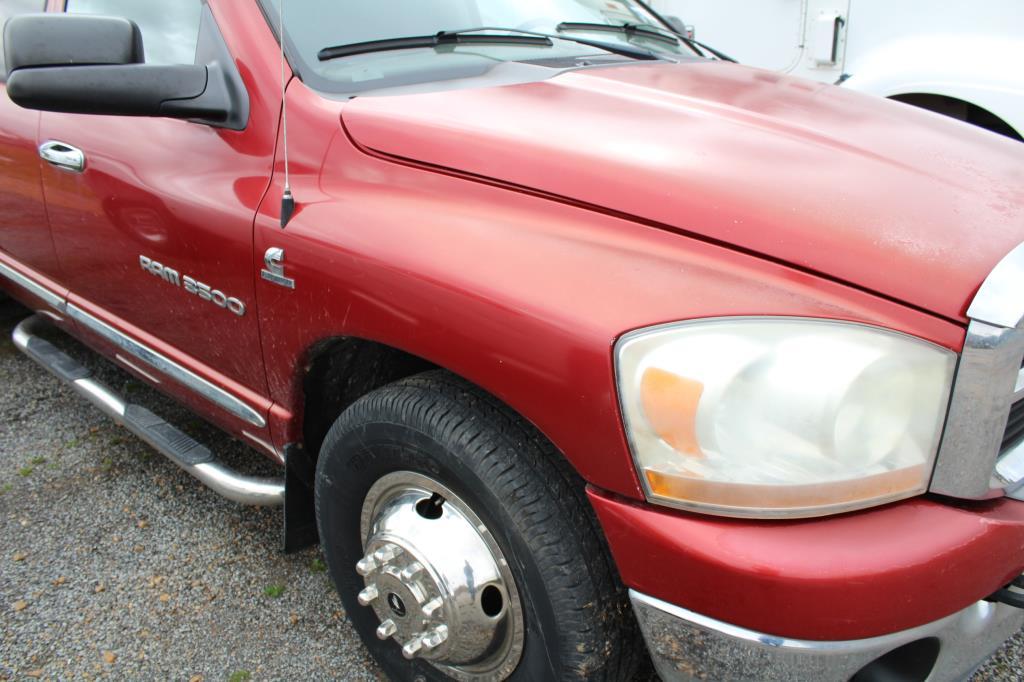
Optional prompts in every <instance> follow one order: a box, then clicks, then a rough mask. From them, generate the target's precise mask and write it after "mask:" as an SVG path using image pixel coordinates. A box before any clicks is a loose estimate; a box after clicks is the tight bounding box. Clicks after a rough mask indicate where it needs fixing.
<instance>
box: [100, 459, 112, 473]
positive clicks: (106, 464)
mask: <svg viewBox="0 0 1024 682" xmlns="http://www.w3.org/2000/svg"><path fill="white" fill-rule="evenodd" d="M100 468H101V469H103V470H104V471H110V470H111V469H113V468H114V460H112V459H111V458H110V457H104V458H103V461H102V462H100Z"/></svg>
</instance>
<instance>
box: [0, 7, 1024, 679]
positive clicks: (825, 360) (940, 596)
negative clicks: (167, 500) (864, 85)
mask: <svg viewBox="0 0 1024 682" xmlns="http://www.w3.org/2000/svg"><path fill="white" fill-rule="evenodd" d="M280 2H281V0H206V1H205V2H201V1H200V0H176V1H175V2H171V1H170V0H150V1H147V2H145V3H141V2H137V3H126V2H114V0H90V2H89V3H88V7H86V6H85V5H84V4H83V3H82V2H81V0H68V2H67V3H63V2H57V1H56V0H51V1H50V2H48V3H47V6H48V8H49V11H48V12H46V13H44V14H42V15H25V16H15V17H14V18H12V19H10V20H9V21H8V22H7V24H6V27H5V35H4V44H5V48H6V51H5V55H6V66H7V68H8V69H9V74H8V79H7V82H6V86H5V87H6V90H7V95H8V97H3V98H0V130H2V131H3V134H2V135H0V286H2V287H3V288H4V289H5V290H7V291H9V292H10V293H11V294H13V295H14V296H15V297H17V298H18V299H19V300H21V301H22V302H24V303H25V304H26V305H28V306H30V307H31V308H32V309H33V310H35V311H37V313H38V314H36V315H33V316H32V317H30V318H28V319H27V320H26V321H25V322H23V323H22V324H20V325H19V326H18V328H17V330H16V332H15V343H16V345H17V346H18V347H19V348H21V349H22V350H23V351H24V352H25V353H27V354H28V355H29V356H30V357H31V358H33V359H34V360H36V361H37V362H39V363H40V364H41V365H42V366H43V367H45V368H47V369H49V370H51V371H52V372H53V373H54V374H56V375H57V376H58V377H59V378H60V379H62V380H65V381H67V382H69V383H70V385H71V386H72V387H73V388H74V390H75V391H77V392H78V393H79V394H80V395H82V396H83V397H85V398H86V399H88V400H91V401H92V402H93V403H95V404H96V405H97V406H98V407H99V409H101V410H103V411H104V412H105V413H106V414H108V415H110V416H111V417H112V418H113V419H115V420H117V421H118V422H119V423H121V424H123V425H124V426H125V427H126V428H128V429H129V430H131V431H132V432H133V433H135V434H138V435H139V436H140V437H141V438H143V439H145V440H146V442H148V443H150V444H151V445H152V446H153V447H155V448H156V449H157V450H159V451H160V452H162V453H164V454H165V455H167V456H168V457H170V458H171V459H172V460H174V461H175V462H176V463H177V464H178V465H180V466H182V467H183V468H184V469H185V470H187V471H188V472H190V473H191V474H193V475H194V476H196V477H197V478H199V479H200V480H201V481H203V482H204V483H205V484H206V485H208V486H210V488H212V489H213V490H214V491H216V492H218V493H220V494H223V495H226V496H228V497H230V498H231V499H234V500H238V501H240V502H243V503H247V504H263V505H283V507H284V514H283V518H284V524H283V525H284V540H285V548H286V549H288V550H293V549H296V548H299V547H303V546H306V545H309V544H311V543H314V542H316V541H318V540H319V542H320V544H321V547H322V550H323V554H324V557H325V559H326V562H327V566H328V569H329V571H330V575H331V578H332V580H333V582H334V585H335V586H336V588H337V591H338V594H339V596H340V599H341V602H342V603H343V605H344V607H345V612H346V614H347V616H348V618H349V619H350V620H351V622H352V624H353V626H354V627H355V629H356V630H357V631H358V633H359V634H360V636H361V638H362V640H363V642H364V643H365V645H366V647H367V649H368V650H369V651H370V653H371V654H372V655H373V657H374V658H375V659H376V660H377V661H378V662H379V664H380V666H381V667H382V669H383V670H384V672H385V674H386V675H387V676H389V677H390V678H391V679H395V680H405V681H408V682H411V681H413V680H442V679H454V680H474V681H477V680H480V681H492V680H519V681H530V682H534V681H537V680H570V679H590V680H609V681H610V680H632V679H636V678H637V677H638V676H641V675H644V674H645V672H647V671H648V670H647V669H648V668H649V665H650V662H651V661H652V660H653V663H654V666H655V667H656V668H657V671H658V673H659V674H660V675H661V677H662V678H663V679H665V680H666V681H669V680H690V679H699V680H751V679H754V680H793V679H799V680H805V679H807V680H823V681H830V680H837V681H839V680H849V679H851V678H854V679H857V680H881V679H891V676H892V674H893V673H892V671H894V670H898V671H900V674H901V675H902V679H905V680H929V681H932V682H934V681H936V680H958V679H961V678H963V677H964V676H966V675H968V674H969V673H970V672H971V670H973V669H974V668H975V666H977V665H978V664H980V662H981V661H983V660H984V659H985V658H986V657H987V656H988V655H989V654H990V653H991V652H993V651H994V650H995V649H996V648H997V647H998V646H999V645H1000V644H1001V643H1002V642H1003V641H1004V640H1006V639H1007V638H1008V637H1010V636H1011V635H1012V634H1013V633H1014V632H1017V631H1019V630H1020V628H1021V626H1022V624H1024V609H1022V608H1021V595H1022V594H1024V587H1022V586H1021V579H1020V576H1021V574H1022V572H1024V501H1022V498H1024V391H1021V390H1020V389H1019V387H1020V386H1022V385H1024V380H1022V372H1021V364H1022V359H1024V326H1022V321H1024V276H1022V275H1021V273H1022V272H1024V246H1021V244H1022V242H1024V164H1022V163H1021V157H1020V149H1021V147H1020V145H1019V143H1016V142H1011V141H1009V140H1007V139H1004V138H1001V137H999V136H997V135H994V134H991V133H987V132H984V131H981V130H977V129H975V128H972V127H970V126H967V125H964V124H962V123H959V122H956V121H952V120H948V119H945V118H941V117H938V116H935V115H933V114H929V113H927V112H922V111H918V110H914V109H912V108H909V107H905V106H903V105H900V104H896V103H892V102H886V101H883V100H878V99H875V98H871V97H866V96H864V95H860V94H858V93H855V92H850V91H848V90H844V89H842V88H838V87H833V86H829V85H823V84H817V83H812V82H807V81H802V80H798V79H792V78H787V77H783V76H779V75H776V74H772V73H767V72H763V71H758V70H754V69H749V68H745V67H742V66H739V65H736V64H731V63H729V62H728V61H727V60H726V59H721V58H718V59H715V58H713V57H714V55H715V53H713V52H710V51H707V50H705V49H704V48H702V47H701V46H700V45H698V44H695V43H693V42H691V41H689V40H688V39H687V37H686V36H685V35H681V34H677V33H675V32H673V30H672V28H671V26H670V25H669V24H668V23H667V22H665V21H663V20H662V18H660V17H659V16H657V15H656V14H654V13H653V12H651V11H650V10H649V9H648V8H647V7H646V5H645V4H644V3H642V2H639V1H634V0H613V1H611V2H604V1H602V2H594V1H592V0H563V1H559V2H555V1H554V0H535V1H534V2H530V3H509V2H497V1H495V0H467V2H458V3H453V2H442V1H440V0H436V1H430V2H423V1H420V0H417V1H416V2H411V1H409V2H400V3H398V4H397V5H395V6H394V7H392V3H351V2H328V1H327V0H307V1H306V2H301V3H289V4H288V7H287V8H283V7H282V5H281V4H279V3H280ZM6 4H8V3H5V1H4V0H0V8H4V7H5V6H6ZM26 4H31V3H20V2H19V3H17V6H18V7H19V8H21V7H24V6H25V5H26ZM65 5H66V7H65ZM86 9H87V10H88V11H90V12H101V11H102V12H104V13H105V14H107V15H114V16H88V15H78V14H77V12H79V11H83V10H86ZM282 10H284V11H283V12H282ZM282 14H283V17H282ZM267 17H271V18H273V23H272V24H271V23H268V21H267ZM282 19H283V30H282V27H281V26H279V25H278V24H279V23H282ZM482 25H488V26H491V27H492V28H478V27H480V26H482ZM140 27H141V28H140ZM278 35H281V36H283V38H284V40H283V41H282V42H283V44H284V52H285V54H284V55H283V56H284V58H285V60H282V48H281V44H280V43H279V42H278V41H277V36H278ZM187 36H192V37H193V38H194V40H191V41H190V40H188V39H186V38H187ZM147 59H148V60H150V61H149V62H147V61H146V60H147ZM282 72H283V73H282ZM282 76H283V79H282ZM282 80H283V81H284V84H283V85H284V87H282ZM285 105H286V106H285ZM285 113H286V114H287V117H286V119H287V125H285ZM83 114H87V115H83ZM124 116H135V117H136V118H135V119H134V120H132V122H131V123H130V125H129V124H127V123H126V121H127V119H125V118H124ZM285 129H287V131H288V132H287V136H286V135H285ZM286 137H287V139H286ZM56 140H60V141H61V143H60V146H59V147H52V146H51V147H46V148H45V149H43V150H40V145H44V146H45V144H46V143H47V142H49V141H56ZM68 150H73V152H74V153H72V152H69V151H68ZM41 152H44V153H42V156H39V155H40V154H41ZM286 158H287V160H288V161H287V163H286V162H285V159H286ZM288 190H290V191H291V194H290V195H289V193H288ZM289 196H290V197H291V198H290V199H289ZM26 226H29V227H26ZM285 253H287V266H285V258H284V254H285ZM140 254H141V255H143V258H142V259H141V260H139V256H140ZM136 263H138V264H139V265H141V266H142V267H139V265H136ZM113 270H117V271H118V274H119V275H120V276H119V281H118V284H119V286H118V287H111V286H110V285H109V283H110V277H109V273H110V272H111V271H113ZM186 271H187V273H188V274H187V275H186V274H183V273H184V272H186ZM296 276H298V277H300V278H301V279H300V281H299V283H298V286H295V282H294V280H293V279H292V278H293V277H296ZM189 278H191V279H189ZM200 280H202V281H203V282H205V281H208V280H209V281H213V285H207V284H204V283H202V282H201V281H200ZM171 285H177V286H180V287H181V288H182V289H185V288H186V287H187V288H189V289H191V290H192V293H194V295H184V294H182V295H174V294H173V293H172V291H171V288H170V287H171ZM214 285H215V286H214ZM203 299H205V300H203ZM243 302H244V304H243ZM243 305H245V306H248V309H249V310H248V313H249V314H246V315H225V314H224V313H223V310H222V308H223V309H229V308H231V309H233V311H234V312H236V313H237V312H241V311H242V307H243ZM48 327H57V328H59V329H63V330H65V331H67V332H68V333H69V334H71V335H73V336H75V337H77V338H79V339H81V340H82V341H84V342H85V343H87V344H88V345H89V346H91V347H92V348H94V349H96V350H97V351H98V352H100V353H102V354H104V355H106V356H107V357H111V358H117V357H118V356H122V357H129V356H130V357H129V359H130V360H131V364H130V365H126V366H127V367H128V368H129V369H130V370H131V371H133V372H134V373H135V374H137V375H138V376H139V378H140V379H142V380H143V381H149V382H151V383H156V384H157V385H158V387H159V389H160V390H162V391H165V392H166V393H168V394H169V395H170V396H172V397H174V398H176V399H178V400H180V401H182V402H183V403H184V404H185V405H187V406H188V407H190V408H191V409H193V410H194V411H196V412H197V413H199V414H201V415H202V416H203V417H204V418H206V419H207V420H209V421H211V422H212V423H214V424H216V425H218V426H220V427H221V428H223V429H225V430H226V431H227V432H229V433H231V434H232V435H235V436H237V437H238V438H239V439H242V440H244V441H245V442H247V443H250V444H251V445H252V446H253V447H254V452H259V453H261V454H262V455H265V456H268V457H270V458H271V459H272V460H273V461H274V462H276V463H277V464H278V465H280V476H279V477H277V478H275V479H272V480H264V479H255V478H252V477H247V476H244V475H242V474H240V473H239V472H237V471H233V470H231V469H230V468H228V467H226V466H224V465H223V464H221V463H219V461H218V459H217V456H216V453H214V452H211V450H210V449H209V448H208V447H206V446H205V445H204V444H202V443H197V442H195V441H194V440H192V439H190V438H188V437H186V436H184V435H183V434H182V433H181V432H180V431H179V430H178V429H177V428H176V427H175V426H174V425H173V424H168V423H167V422H166V421H164V420H163V419H161V418H160V417H159V416H158V415H155V414H153V413H152V412H150V411H149V410H147V409H145V408H143V407H141V406H138V405H134V404H132V403H131V402H130V401H129V400H127V399H126V398H125V397H123V396H120V395H118V394H117V393H115V392H114V391H113V390H112V389H111V388H110V387H108V386H105V385H103V384H102V382H100V381H98V380H97V378H96V377H95V376H91V375H90V374H89V372H88V371H87V370H86V369H85V368H83V367H81V366H79V365H78V364H77V363H76V362H75V361H74V360H73V359H72V358H71V357H70V356H69V355H66V354H65V353H63V352H62V351H61V350H59V349H58V348H57V347H56V346H55V345H54V344H53V343H51V342H50V341H48V340H47V339H46V338H44V335H41V334H40V333H39V332H40V331H41V330H43V329H46V328H48ZM645 641H646V645H647V646H646V647H645V646H644V642H645ZM339 674H342V675H343V674H344V673H343V672H342V673H339Z"/></svg>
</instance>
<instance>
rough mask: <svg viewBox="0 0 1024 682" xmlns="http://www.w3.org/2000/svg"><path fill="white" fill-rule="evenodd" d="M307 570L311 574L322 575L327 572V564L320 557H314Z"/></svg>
mask: <svg viewBox="0 0 1024 682" xmlns="http://www.w3.org/2000/svg"><path fill="white" fill-rule="evenodd" d="M309 570H310V572H311V573H323V572H324V571H326V570H327V564H325V563H324V560H323V559H321V558H320V557H316V558H314V559H313V560H312V561H310V562H309Z"/></svg>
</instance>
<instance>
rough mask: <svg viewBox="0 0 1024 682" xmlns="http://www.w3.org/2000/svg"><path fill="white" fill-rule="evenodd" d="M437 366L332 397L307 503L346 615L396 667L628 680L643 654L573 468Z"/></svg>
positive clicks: (419, 672) (390, 669)
mask: <svg viewBox="0 0 1024 682" xmlns="http://www.w3.org/2000/svg"><path fill="white" fill-rule="evenodd" d="M560 457H561V456H560V454H559V453H558V452H557V451H555V450H554V448H553V447H552V446H551V445H550V443H548V442H547V441H546V440H545V439H544V438H543V437H542V436H540V434H538V433H537V432H536V431H535V430H534V429H533V428H532V427H530V426H529V425H528V424H526V423H524V422H523V421H522V420H521V419H520V418H518V417H517V416H516V415H515V414H513V413H511V412H510V411H509V410H508V409H507V408H505V407H504V406H503V405H501V404H500V403H498V402H497V401H495V400H494V399H493V398H491V397H490V396H488V395H487V394H484V393H482V392H481V391H479V390H478V389H476V388H475V387H473V386H471V385H469V384H467V383H465V382H462V381H460V380H458V379H456V378H454V377H452V376H450V375H448V374H446V373H443V372H432V373H429V374H425V375H420V376H418V377H413V378H411V379H406V380H404V381H401V382H398V383H396V384H392V385H390V386H387V387H385V388H383V389H380V390H378V391H375V392H374V393H372V394H370V395H368V396H366V397H364V398H362V399H361V400H359V401H357V402H356V403H355V404H354V405H352V406H351V407H350V408H349V409H348V410H346V411H345V413H344V414H342V415H341V417H339V418H338V421H337V422H336V423H335V424H334V426H333V427H332V428H331V430H330V433H329V434H328V436H327V438H326V439H325V441H324V445H323V449H322V450H321V454H320V459H319V462H318V465H317V477H316V503H317V519H318V523H319V525H320V537H321V539H322V542H323V551H324V555H325V557H326V559H327V565H328V568H329V570H330V573H331V577H332V579H333V581H334V584H335V586H336V587H337V589H338V592H339V594H340V595H341V598H342V601H343V603H344V605H345V608H346V610H347V612H348V615H349V618H350V619H351V621H352V623H353V624H354V625H355V627H356V629H357V631H358V632H359V634H360V636H361V637H362V639H363V641H364V642H365V644H366V646H367V647H368V648H369V650H370V652H371V653H372V654H373V656H374V657H375V658H376V660H377V661H378V662H379V663H380V665H381V666H382V667H383V668H384V670H385V671H386V673H387V674H388V676H389V677H390V678H391V679H395V680H409V681H413V680H424V681H425V680H445V679H455V680H506V679H512V680H530V681H535V680H569V679H588V680H630V679H634V677H635V674H636V672H637V668H638V666H639V665H640V662H641V661H643V660H644V658H645V653H644V651H645V650H644V648H643V643H642V641H641V640H640V638H639V635H638V632H637V628H636V624H635V621H634V619H633V615H632V612H631V611H630V609H629V605H628V600H627V599H626V595H625V593H624V590H623V589H622V587H621V585H620V584H619V582H618V579H617V576H616V575H615V571H614V568H613V566H612V564H611V562H610V559H609V555H608V552H607V549H606V548H605V546H604V543H603V540H602V538H601V536H600V534H599V533H600V531H599V529H598V527H597V523H596V520H595V518H594V515H593V513H592V511H591V510H590V508H589V506H588V504H587V502H586V499H585V497H584V495H583V484H582V482H581V481H580V480H579V479H578V477H577V476H576V475H575V473H574V472H573V471H572V470H571V469H570V468H569V467H568V465H566V464H565V463H564V461H563V460H561V459H560Z"/></svg>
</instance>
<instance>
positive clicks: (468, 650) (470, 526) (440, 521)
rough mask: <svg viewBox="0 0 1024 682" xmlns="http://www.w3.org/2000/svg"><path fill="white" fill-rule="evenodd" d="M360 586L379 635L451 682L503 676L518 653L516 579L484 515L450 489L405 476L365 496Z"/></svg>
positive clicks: (381, 482)
mask: <svg viewBox="0 0 1024 682" xmlns="http://www.w3.org/2000/svg"><path fill="white" fill-rule="evenodd" d="M360 528H361V537H362V539H363V558H362V559H360V560H359V562H358V563H357V564H356V570H357V571H358V572H359V574H360V575H361V576H363V579H364V582H365V587H364V588H363V590H362V591H361V592H360V593H359V603H360V604H362V605H363V606H369V607H372V608H373V610H374V612H375V613H376V614H377V617H378V618H379V619H380V625H379V627H378V628H377V636H378V637H379V638H380V639H388V638H392V639H394V640H396V641H397V642H398V643H399V646H401V648H402V654H403V655H404V656H405V657H406V658H409V659H412V658H422V659H425V660H427V661H429V662H430V663H431V664H432V665H434V666H435V667H437V668H438V669H440V670H441V671H443V672H444V673H445V674H447V675H450V676H451V677H454V678H455V679H457V680H504V679H505V678H507V677H508V676H509V675H510V674H511V673H512V671H513V670H515V668H516V665H517V664H518V663H519V659H520V657H521V656H522V652H523V631H524V620H523V611H522V604H521V603H520V600H519V593H518V591H517V590H516V585H515V581H514V580H513V578H512V573H511V571H510V570H509V566H508V562H507V561H506V560H505V557H504V555H503V554H502V552H501V549H500V548H499V547H498V544H497V542H495V540H494V537H493V535H492V534H491V532H490V531H489V530H488V529H487V527H486V526H485V525H484V524H483V522H482V521H481V520H480V518H479V517H478V516H477V515H476V514H475V513H473V510H472V509H470V508H469V506H468V505H466V504H465V503H464V502H463V501H462V500H461V499H459V498H458V496H456V495H455V494H454V493H453V492H452V491H451V490H449V489H448V488H447V487H445V486H444V485H442V484H440V483H438V482H437V481H435V480H433V479H431V478H429V477H427V476H423V475H421V474H416V473H412V472H408V471H398V472H394V473H391V474H388V475H386V476H384V477H382V478H381V479H380V480H378V481H377V482H376V483H375V484H374V485H373V486H372V487H371V488H370V490H369V492H368V493H367V495H366V499H365V500H364V502H363V507H362V516H361V519H360Z"/></svg>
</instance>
